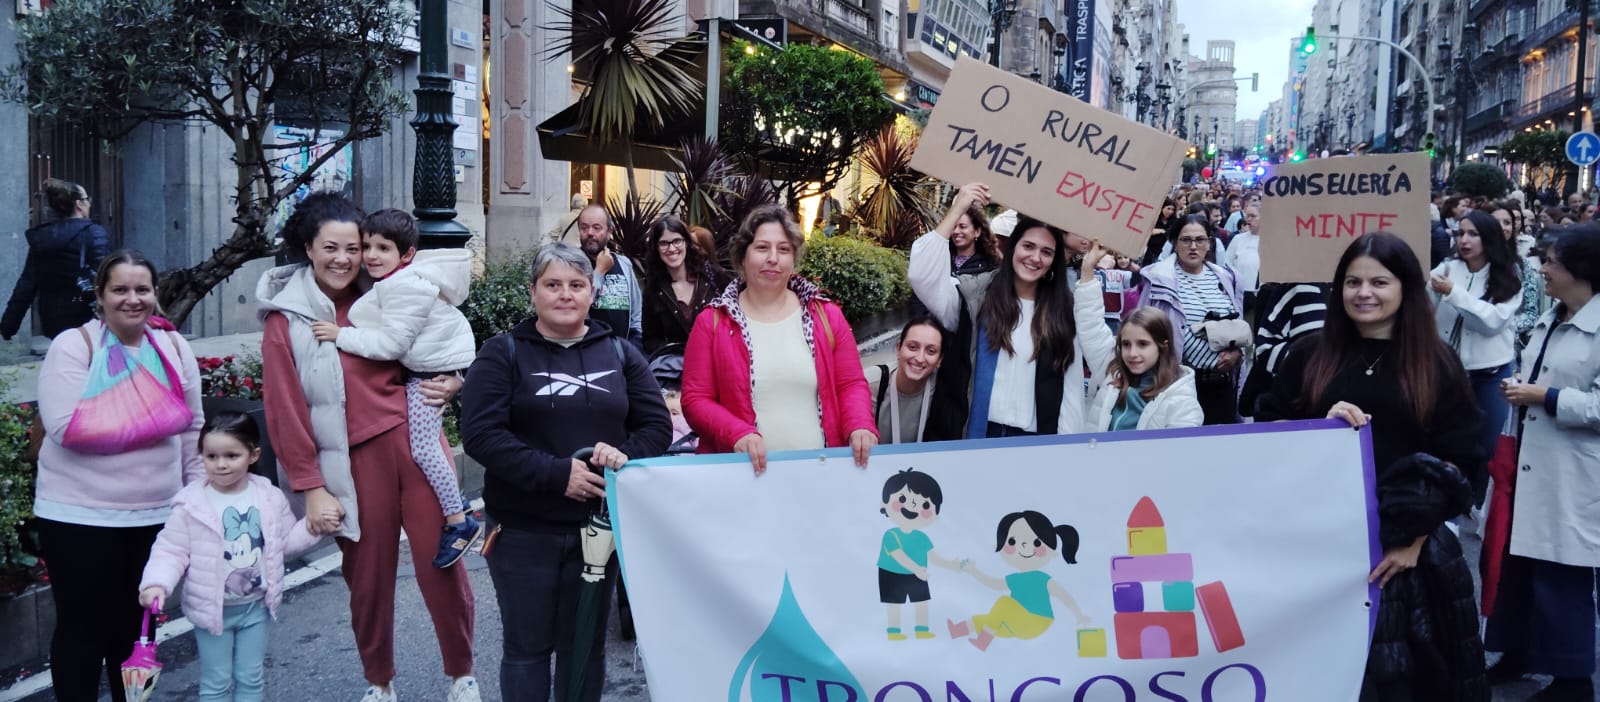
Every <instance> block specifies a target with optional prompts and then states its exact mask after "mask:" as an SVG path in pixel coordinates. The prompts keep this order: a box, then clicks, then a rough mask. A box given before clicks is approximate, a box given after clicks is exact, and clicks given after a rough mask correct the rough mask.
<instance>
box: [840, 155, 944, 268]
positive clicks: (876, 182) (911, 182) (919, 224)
mask: <svg viewBox="0 0 1600 702" xmlns="http://www.w3.org/2000/svg"><path fill="white" fill-rule="evenodd" d="M917 139H918V137H917V135H916V134H915V133H905V132H902V131H901V130H898V129H895V128H894V127H892V126H889V127H884V128H883V129H881V130H879V131H878V133H877V134H876V135H875V136H873V137H872V138H871V139H869V140H867V143H865V144H863V145H862V148H861V153H860V154H858V155H857V157H856V162H857V163H858V164H860V166H861V179H862V183H863V186H864V188H865V190H864V193H865V196H864V197H863V198H862V199H861V200H860V202H858V203H855V207H854V208H853V211H852V212H851V219H852V220H854V221H855V222H856V224H857V225H858V226H860V227H861V228H862V229H864V230H866V231H868V232H870V233H871V234H872V235H873V236H874V237H876V238H877V240H878V243H880V244H883V245H884V246H888V247H890V248H896V249H909V248H910V247H911V242H913V241H915V240H916V238H917V237H918V236H921V235H922V233H923V232H926V231H928V230H929V229H932V228H933V227H934V225H935V224H937V222H935V221H934V214H933V209H932V207H930V206H929V203H930V202H932V200H933V192H932V191H933V185H934V183H933V180H932V179H930V178H928V177H927V176H925V175H923V174H922V173H921V172H919V171H917V170H915V169H913V168H912V167H911V155H912V154H913V153H915V152H916V150H917Z"/></svg>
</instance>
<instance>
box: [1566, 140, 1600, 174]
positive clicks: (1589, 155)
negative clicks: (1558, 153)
mask: <svg viewBox="0 0 1600 702" xmlns="http://www.w3.org/2000/svg"><path fill="white" fill-rule="evenodd" d="M1567 160H1568V161H1571V162H1572V163H1573V164H1575V165H1579V166H1592V165H1594V162H1595V161H1600V136H1595V134H1594V132H1578V133H1577V134H1573V135H1572V136H1570V137H1567Z"/></svg>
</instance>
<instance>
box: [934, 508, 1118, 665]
mask: <svg viewBox="0 0 1600 702" xmlns="http://www.w3.org/2000/svg"><path fill="white" fill-rule="evenodd" d="M994 550H995V551H996V552H998V553H999V554H1000V558H1001V560H1004V561H1005V562H1006V564H1007V565H1009V566H1011V567H1012V568H1015V569H1016V571H1017V572H1015V573H1012V574H1010V575H1007V576H1005V577H1004V578H997V577H994V576H992V575H989V574H987V573H984V572H983V571H981V570H979V569H978V568H977V567H976V566H974V565H972V564H971V563H970V562H968V561H962V562H961V565H960V570H961V572H964V573H971V574H972V577H974V578H977V580H978V582H980V583H983V584H984V585H987V586H989V587H991V588H994V589H996V590H1002V591H1006V592H1007V594H1006V595H1003V596H1001V597H1000V599H998V600H996V601H995V603H994V606H993V607H991V608H990V609H989V612H988V613H987V614H978V615H974V616H973V617H972V619H970V620H968V621H960V622H957V621H949V622H948V626H949V627H950V638H961V637H966V636H970V637H971V638H968V639H967V642H968V643H970V644H972V645H973V646H975V647H977V649H978V650H980V651H985V650H988V648H989V644H990V642H992V641H994V639H995V637H997V636H998V637H1001V638H1015V639H1032V638H1036V637H1038V636H1039V635H1040V634H1043V633H1044V632H1045V631H1046V630H1048V629H1049V628H1050V625H1051V624H1052V623H1053V622H1055V612H1054V610H1052V609H1051V607H1050V597H1051V596H1054V597H1055V598H1056V599H1058V600H1060V601H1061V604H1063V605H1066V607H1067V609H1070V610H1072V615H1073V616H1074V617H1075V618H1076V619H1077V623H1078V626H1079V627H1084V626H1087V625H1088V624H1089V618H1088V617H1087V616H1085V615H1084V613H1083V610H1082V609H1080V608H1079V607H1078V602H1077V601H1076V600H1074V599H1073V598H1072V595H1071V593H1068V592H1067V589H1066V588H1065V587H1062V585H1061V583H1059V582H1057V581H1055V580H1052V579H1051V578H1050V574H1049V573H1046V572H1044V567H1045V566H1046V565H1049V564H1050V560H1051V558H1052V557H1053V556H1055V554H1056V552H1057V551H1059V552H1060V553H1061V558H1062V560H1065V561H1066V562H1067V563H1077V562H1078V561H1077V558H1078V530H1077V529H1074V528H1072V527H1071V526H1068V525H1066V524H1061V525H1053V522H1051V521H1050V518H1049V517H1046V516H1044V515H1043V514H1040V513H1038V512H1034V511H1032V510H1029V511H1024V512H1012V513H1011V514H1008V515H1006V516H1004V517H1002V518H1001V519H1000V527H999V528H998V529H996V530H995V545H994Z"/></svg>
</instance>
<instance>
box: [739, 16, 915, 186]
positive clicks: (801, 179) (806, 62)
mask: <svg viewBox="0 0 1600 702" xmlns="http://www.w3.org/2000/svg"><path fill="white" fill-rule="evenodd" d="M724 63H725V65H726V66H727V70H726V73H725V75H724V80H723V90H724V97H723V104H722V115H721V119H720V124H721V126H720V130H721V134H722V138H723V140H724V142H725V143H726V144H727V147H728V150H729V152H731V153H733V154H737V155H738V157H739V158H741V159H744V160H745V161H746V167H747V168H748V169H749V170H751V171H756V170H761V172H763V173H767V174H768V175H769V176H770V177H771V178H772V179H773V180H775V181H781V186H780V187H781V188H782V190H783V194H784V200H785V201H786V202H789V203H797V202H799V201H800V200H801V199H803V198H805V197H810V196H812V195H816V194H818V193H825V192H828V191H830V190H833V188H834V186H835V185H837V184H838V183H839V180H840V179H841V178H842V177H843V176H844V173H845V172H846V170H847V169H848V168H849V166H850V159H851V157H852V156H853V155H854V154H855V152H856V149H857V148H858V147H859V146H860V145H861V143H862V142H863V141H864V140H866V139H868V138H870V137H871V136H872V135H873V134H876V133H877V132H878V130H879V129H882V128H883V127H884V126H886V125H888V124H890V123H891V122H893V121H894V108H893V107H891V105H890V103H889V101H888V100H886V99H884V97H883V94H884V88H883V79H882V78H881V77H879V75H878V69H877V65H876V64H874V63H873V62H872V60H871V59H868V58H866V57H863V56H861V55H859V54H855V53H851V52H849V51H837V50H834V49H831V48H828V47H825V46H813V45H810V44H789V45H787V46H785V47H784V48H782V49H780V50H773V49H769V48H761V47H756V46H755V45H753V44H750V43H748V42H742V41H741V42H733V43H732V44H731V45H730V46H729V47H728V50H727V53H726V54H725V55H724Z"/></svg>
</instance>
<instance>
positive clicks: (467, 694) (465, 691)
mask: <svg viewBox="0 0 1600 702" xmlns="http://www.w3.org/2000/svg"><path fill="white" fill-rule="evenodd" d="M445 700H446V702H480V698H479V697H478V680H477V679H476V678H474V677H472V676H471V675H464V676H462V677H459V678H456V679H455V682H453V683H450V696H449V697H446V698H445Z"/></svg>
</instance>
